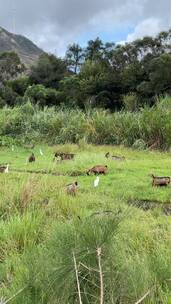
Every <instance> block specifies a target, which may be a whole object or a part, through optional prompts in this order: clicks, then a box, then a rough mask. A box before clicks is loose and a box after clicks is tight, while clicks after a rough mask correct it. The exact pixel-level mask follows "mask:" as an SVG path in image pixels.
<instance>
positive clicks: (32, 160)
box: [28, 153, 36, 163]
mask: <svg viewBox="0 0 171 304" xmlns="http://www.w3.org/2000/svg"><path fill="white" fill-rule="evenodd" d="M35 160H36V158H35V155H34V153H32V154H31V155H30V156H29V158H28V162H29V163H32V162H35Z"/></svg>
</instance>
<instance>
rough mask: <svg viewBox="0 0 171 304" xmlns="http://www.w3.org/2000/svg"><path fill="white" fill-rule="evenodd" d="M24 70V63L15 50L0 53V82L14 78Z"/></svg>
mask: <svg viewBox="0 0 171 304" xmlns="http://www.w3.org/2000/svg"><path fill="white" fill-rule="evenodd" d="M24 71H25V67H24V64H22V63H21V61H20V58H19V56H18V55H17V54H16V53H15V52H4V53H1V54H0V83H1V84H2V83H4V82H5V81H7V80H10V79H15V78H17V77H18V76H19V75H21V73H23V72H24Z"/></svg>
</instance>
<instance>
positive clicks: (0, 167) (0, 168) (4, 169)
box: [0, 165, 9, 173]
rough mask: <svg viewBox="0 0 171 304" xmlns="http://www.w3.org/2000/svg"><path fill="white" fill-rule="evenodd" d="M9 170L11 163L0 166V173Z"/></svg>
mask: <svg viewBox="0 0 171 304" xmlns="http://www.w3.org/2000/svg"><path fill="white" fill-rule="evenodd" d="M8 172H9V165H1V166H0V173H8Z"/></svg>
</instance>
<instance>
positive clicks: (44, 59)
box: [30, 54, 67, 89]
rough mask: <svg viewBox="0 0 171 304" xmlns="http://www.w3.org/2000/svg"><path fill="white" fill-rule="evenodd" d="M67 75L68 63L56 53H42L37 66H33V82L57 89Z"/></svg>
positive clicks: (31, 77)
mask: <svg viewBox="0 0 171 304" xmlns="http://www.w3.org/2000/svg"><path fill="white" fill-rule="evenodd" d="M66 75H67V64H66V62H65V61H64V60H62V59H61V58H57V57H56V56H54V55H49V54H42V55H41V56H40V57H39V60H38V63H37V65H36V66H33V67H32V68H31V73H30V79H31V82H32V83H35V84H42V85H44V86H45V87H51V88H55V89H57V88H58V87H59V82H60V80H61V79H62V78H63V77H64V76H66Z"/></svg>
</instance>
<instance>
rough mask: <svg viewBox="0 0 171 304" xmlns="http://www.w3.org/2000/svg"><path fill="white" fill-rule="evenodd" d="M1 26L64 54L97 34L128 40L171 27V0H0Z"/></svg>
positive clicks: (115, 40) (107, 39) (45, 48)
mask: <svg viewBox="0 0 171 304" xmlns="http://www.w3.org/2000/svg"><path fill="white" fill-rule="evenodd" d="M0 26H2V27H5V28H6V29H7V30H9V31H12V32H14V31H15V33H19V34H24V35H26V36H27V37H29V38H30V39H32V40H33V41H34V42H35V43H36V44H37V45H38V46H40V47H41V48H43V49H44V50H46V51H49V52H52V53H56V55H59V56H61V55H63V54H64V53H65V50H66V47H67V45H68V44H71V43H73V42H78V43H80V44H81V45H82V46H84V45H86V42H87V40H90V39H94V38H96V37H97V36H99V37H100V38H101V39H102V40H104V41H114V42H120V41H131V40H133V39H134V38H138V37H142V36H144V35H155V34H156V33H158V32H159V31H161V30H165V29H168V28H169V27H171V0H0Z"/></svg>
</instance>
